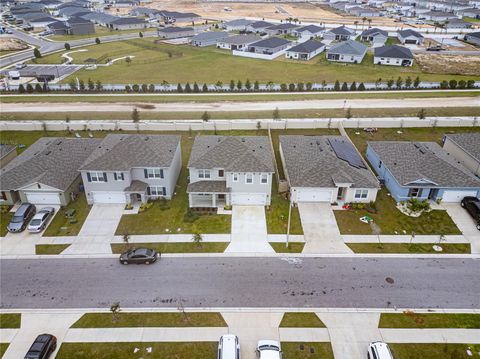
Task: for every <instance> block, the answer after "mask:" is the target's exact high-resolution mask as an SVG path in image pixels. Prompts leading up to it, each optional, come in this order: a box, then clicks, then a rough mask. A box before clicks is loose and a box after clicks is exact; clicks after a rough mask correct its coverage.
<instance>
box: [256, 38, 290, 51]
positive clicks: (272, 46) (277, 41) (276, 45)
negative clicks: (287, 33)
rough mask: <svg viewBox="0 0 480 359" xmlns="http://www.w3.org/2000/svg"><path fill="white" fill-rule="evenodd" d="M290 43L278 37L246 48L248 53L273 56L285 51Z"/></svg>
mask: <svg viewBox="0 0 480 359" xmlns="http://www.w3.org/2000/svg"><path fill="white" fill-rule="evenodd" d="M291 43H292V42H291V41H289V40H286V39H282V38H279V37H269V38H267V39H263V40H260V41H257V42H254V43H253V44H250V45H249V46H248V51H249V52H254V53H256V54H265V55H273V54H276V53H278V52H280V51H283V50H285V49H287V48H288V47H289V46H290V44H291Z"/></svg>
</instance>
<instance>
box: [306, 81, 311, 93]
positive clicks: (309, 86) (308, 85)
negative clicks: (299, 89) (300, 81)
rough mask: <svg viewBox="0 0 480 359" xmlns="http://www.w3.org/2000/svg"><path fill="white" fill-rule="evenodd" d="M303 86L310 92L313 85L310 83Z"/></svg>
mask: <svg viewBox="0 0 480 359" xmlns="http://www.w3.org/2000/svg"><path fill="white" fill-rule="evenodd" d="M305 86H306V88H307V91H312V88H313V84H312V83H311V82H307V84H306V85H305Z"/></svg>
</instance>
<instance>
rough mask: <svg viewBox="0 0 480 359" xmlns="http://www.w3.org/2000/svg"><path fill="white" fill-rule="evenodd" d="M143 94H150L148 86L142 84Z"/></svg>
mask: <svg viewBox="0 0 480 359" xmlns="http://www.w3.org/2000/svg"><path fill="white" fill-rule="evenodd" d="M142 92H148V85H147V84H142Z"/></svg>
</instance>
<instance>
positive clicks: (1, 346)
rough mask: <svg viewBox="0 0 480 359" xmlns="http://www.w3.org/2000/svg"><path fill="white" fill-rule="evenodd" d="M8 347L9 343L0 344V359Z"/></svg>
mask: <svg viewBox="0 0 480 359" xmlns="http://www.w3.org/2000/svg"><path fill="white" fill-rule="evenodd" d="M9 345H10V343H0V358H1V357H3V354H5V352H6V351H7V349H8V346H9Z"/></svg>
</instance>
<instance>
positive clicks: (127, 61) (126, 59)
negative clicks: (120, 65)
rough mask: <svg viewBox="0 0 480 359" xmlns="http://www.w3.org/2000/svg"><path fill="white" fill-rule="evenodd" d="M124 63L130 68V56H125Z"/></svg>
mask: <svg viewBox="0 0 480 359" xmlns="http://www.w3.org/2000/svg"><path fill="white" fill-rule="evenodd" d="M125 62H126V63H127V66H130V64H131V63H132V58H131V57H130V56H127V57H126V58H125Z"/></svg>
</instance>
